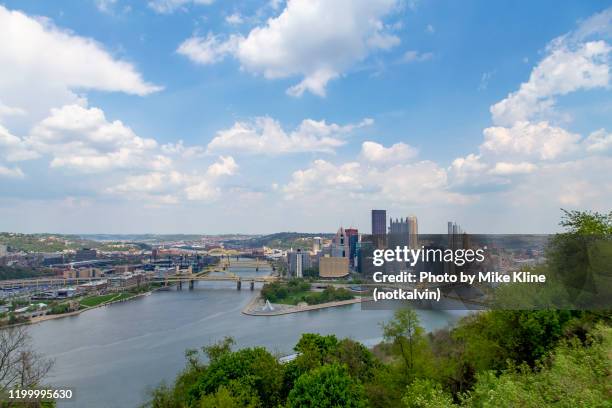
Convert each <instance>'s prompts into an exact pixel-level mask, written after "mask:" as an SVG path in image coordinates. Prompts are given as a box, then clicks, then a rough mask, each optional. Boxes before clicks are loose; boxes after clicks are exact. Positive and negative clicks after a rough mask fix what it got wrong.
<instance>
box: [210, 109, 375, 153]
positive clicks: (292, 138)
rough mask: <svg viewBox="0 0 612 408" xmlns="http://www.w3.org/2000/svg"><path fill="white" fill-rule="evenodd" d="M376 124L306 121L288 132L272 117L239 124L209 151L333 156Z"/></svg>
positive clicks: (220, 136)
mask: <svg viewBox="0 0 612 408" xmlns="http://www.w3.org/2000/svg"><path fill="white" fill-rule="evenodd" d="M372 123H373V121H372V120H371V119H364V120H363V121H361V122H360V123H357V124H349V125H337V124H335V123H330V124H328V123H326V122H325V121H316V120H312V119H305V120H303V121H302V123H301V124H300V125H299V126H298V127H297V128H296V129H295V130H293V131H291V132H286V131H285V130H283V128H282V126H281V125H280V123H279V122H278V121H276V120H274V119H272V118H270V117H259V118H256V119H255V120H254V121H252V122H236V123H235V124H234V125H233V126H232V127H231V128H229V129H225V130H221V131H219V132H218V133H217V135H216V136H215V137H214V138H213V140H211V141H210V143H209V144H208V147H207V150H208V151H209V152H216V151H232V152H244V153H252V154H268V155H278V154H286V153H299V152H325V153H333V152H334V150H335V149H336V148H338V147H340V146H342V145H344V144H345V143H346V142H345V140H344V139H343V136H344V135H346V134H348V133H350V132H351V131H353V130H355V129H357V128H360V127H364V126H368V125H370V124H372Z"/></svg>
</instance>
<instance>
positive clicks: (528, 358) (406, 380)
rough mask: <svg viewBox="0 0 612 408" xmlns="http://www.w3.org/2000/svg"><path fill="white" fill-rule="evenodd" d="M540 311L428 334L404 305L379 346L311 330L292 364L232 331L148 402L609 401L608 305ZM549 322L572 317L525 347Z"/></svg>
mask: <svg viewBox="0 0 612 408" xmlns="http://www.w3.org/2000/svg"><path fill="white" fill-rule="evenodd" d="M533 313H534V312H499V311H496V312H493V311H491V312H483V313H479V314H477V315H473V316H470V317H468V318H466V319H465V320H463V321H462V322H460V324H459V325H458V326H457V327H456V328H454V329H452V330H442V331H439V332H436V333H433V334H430V335H425V334H424V333H423V330H422V328H421V327H420V325H419V322H418V317H417V315H416V313H415V312H414V311H412V310H401V311H398V312H397V313H396V315H395V317H394V319H393V320H392V321H390V322H389V323H387V324H385V325H384V331H385V338H386V342H385V343H383V344H381V345H379V346H378V347H377V348H376V349H375V350H374V351H371V350H369V349H367V348H366V347H365V346H363V345H362V344H360V343H358V342H355V341H353V340H350V339H342V340H339V339H337V338H336V337H335V336H333V335H330V336H322V335H319V334H312V333H307V334H304V335H303V336H302V338H301V339H300V341H299V342H298V344H297V345H296V346H295V348H294V349H295V351H296V353H297V357H296V358H295V359H294V360H293V361H291V362H288V363H285V364H282V363H280V362H279V361H278V360H277V358H276V357H275V356H273V355H272V354H270V353H269V352H268V351H267V350H265V349H264V348H260V347H256V348H246V349H242V350H238V351H232V350H231V345H232V344H233V340H231V339H229V338H228V339H225V340H224V341H223V342H221V343H218V344H215V345H212V346H208V347H204V348H203V349H202V352H203V353H200V352H197V351H194V350H191V351H189V352H188V353H187V360H188V363H187V368H186V369H185V370H184V371H183V372H182V373H181V374H180V375H179V376H178V377H177V379H176V381H175V383H174V385H173V386H171V387H169V386H166V385H161V386H159V387H158V388H156V389H155V390H153V391H152V393H151V400H150V401H149V403H148V404H147V406H150V407H156V408H162V407H163V408H171V407H252V408H255V407H292V408H293V407H389V406H405V407H411V408H433V407H482V408H489V407H534V408H535V407H576V406H589V407H609V406H610V403H609V401H610V400H611V398H610V397H611V396H612V385H611V384H612V383H611V382H610V376H611V375H612V366H611V360H610V358H611V355H612V327H610V321H609V314H608V315H607V316H602V315H594V314H592V313H588V312H583V313H577V312H576V313H575V314H574V316H573V317H572V318H571V319H565V320H563V319H558V316H555V314H556V313H561V312H554V311H549V312H548V313H549V315H548V316H547V318H545V319H544V318H543V317H542V316H539V317H536V316H531V315H532V314H533ZM542 320H544V322H543V323H537V322H542ZM548 321H554V322H559V321H562V322H564V323H561V324H560V327H559V329H560V332H559V333H560V334H559V336H558V338H557V339H556V340H550V339H549V338H546V336H543V337H539V341H538V340H536V339H537V338H536V337H534V338H533V339H530V340H529V341H528V342H527V343H528V344H529V347H525V339H527V338H528V337H529V336H527V335H526V333H529V332H530V331H529V328H530V327H533V325H537V324H544V325H545V324H546V322H548ZM534 322H536V323H534ZM483 325H490V326H491V327H490V329H489V330H488V331H483V330H482V328H483ZM513 325H514V326H515V329H516V330H514V331H512V330H511V331H508V328H509V327H511V326H513ZM536 332H537V330H536ZM585 333H586V336H583V335H584V334H585ZM530 342H531V343H530ZM533 342H535V343H533ZM531 347H534V348H535V349H536V350H539V354H538V357H537V358H535V356H534V352H533V350H532V349H531ZM202 354H203V355H202ZM205 360H206V362H205Z"/></svg>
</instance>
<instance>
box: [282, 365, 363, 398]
mask: <svg viewBox="0 0 612 408" xmlns="http://www.w3.org/2000/svg"><path fill="white" fill-rule="evenodd" d="M366 402H367V400H366V397H365V393H364V389H363V386H362V385H361V383H359V381H357V380H355V379H353V378H352V377H351V376H350V375H349V374H348V370H347V369H346V367H344V366H341V365H339V364H335V363H334V364H328V365H324V366H322V367H319V368H317V369H315V370H313V371H311V372H308V373H305V374H303V375H301V376H300V378H298V380H297V381H296V382H295V385H294V386H293V389H292V390H291V392H290V393H289V396H288V398H287V408H298V407H299V408H304V407H312V408H331V407H346V408H360V407H365V406H366Z"/></svg>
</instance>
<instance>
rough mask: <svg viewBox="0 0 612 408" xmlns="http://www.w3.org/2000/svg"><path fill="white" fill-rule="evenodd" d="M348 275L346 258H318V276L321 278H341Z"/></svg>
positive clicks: (347, 260)
mask: <svg viewBox="0 0 612 408" xmlns="http://www.w3.org/2000/svg"><path fill="white" fill-rule="evenodd" d="M348 274H349V259H348V258H346V257H331V256H325V257H321V258H319V276H320V277H321V278H342V277H344V276H347V275H348Z"/></svg>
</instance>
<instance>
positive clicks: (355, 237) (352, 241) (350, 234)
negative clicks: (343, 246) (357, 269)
mask: <svg viewBox="0 0 612 408" xmlns="http://www.w3.org/2000/svg"><path fill="white" fill-rule="evenodd" d="M344 233H345V234H346V238H347V240H348V247H349V255H348V256H349V264H350V265H351V266H355V255H356V254H357V241H359V231H358V230H357V228H347V229H345V230H344Z"/></svg>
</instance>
